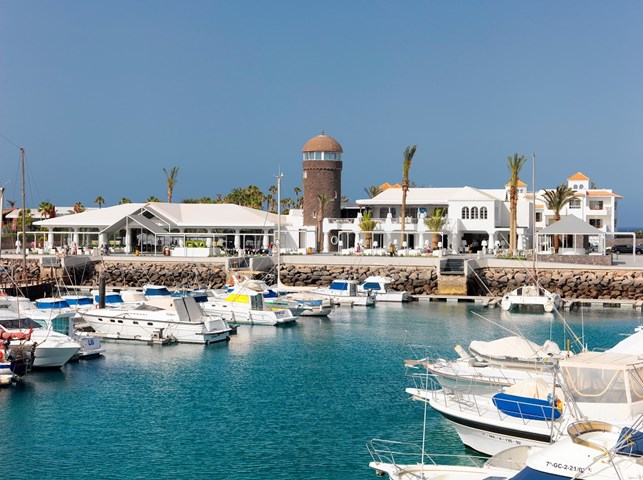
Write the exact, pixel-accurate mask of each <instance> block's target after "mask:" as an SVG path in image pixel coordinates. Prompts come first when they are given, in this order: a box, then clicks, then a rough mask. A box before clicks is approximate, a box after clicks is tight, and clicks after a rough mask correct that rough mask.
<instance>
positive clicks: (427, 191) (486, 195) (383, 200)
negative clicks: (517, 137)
mask: <svg viewBox="0 0 643 480" xmlns="http://www.w3.org/2000/svg"><path fill="white" fill-rule="evenodd" d="M505 195H506V192H505V190H498V189H496V190H481V189H478V188H473V187H457V188H409V191H408V193H407V196H406V204H407V205H446V204H448V203H449V202H452V201H481V200H482V201H485V200H486V201H489V200H504V197H505ZM356 203H357V204H358V205H401V204H402V189H401V188H389V189H387V190H384V191H383V192H382V193H380V194H379V195H377V196H375V197H373V198H367V199H363V200H357V202H356Z"/></svg>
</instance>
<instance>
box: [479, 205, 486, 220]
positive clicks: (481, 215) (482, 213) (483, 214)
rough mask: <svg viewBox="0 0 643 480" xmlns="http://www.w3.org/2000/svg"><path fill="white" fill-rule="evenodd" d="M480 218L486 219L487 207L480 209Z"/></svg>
mask: <svg viewBox="0 0 643 480" xmlns="http://www.w3.org/2000/svg"><path fill="white" fill-rule="evenodd" d="M480 218H482V219H483V220H486V219H487V207H480Z"/></svg>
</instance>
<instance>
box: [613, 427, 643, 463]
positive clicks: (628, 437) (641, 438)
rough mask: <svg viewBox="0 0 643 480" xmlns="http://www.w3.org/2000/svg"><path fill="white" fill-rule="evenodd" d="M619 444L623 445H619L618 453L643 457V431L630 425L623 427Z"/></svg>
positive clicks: (619, 435) (619, 436)
mask: <svg viewBox="0 0 643 480" xmlns="http://www.w3.org/2000/svg"><path fill="white" fill-rule="evenodd" d="M621 444H622V445H621ZM618 445H621V446H620V447H618V449H617V450H616V453H619V454H621V455H629V456H631V457H643V432H639V431H638V430H634V429H632V428H629V427H625V428H623V429H622V430H621V431H620V433H619V434H618Z"/></svg>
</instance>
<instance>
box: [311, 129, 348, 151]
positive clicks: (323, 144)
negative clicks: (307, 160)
mask: <svg viewBox="0 0 643 480" xmlns="http://www.w3.org/2000/svg"><path fill="white" fill-rule="evenodd" d="M301 151H302V152H339V153H344V149H343V148H342V146H341V145H340V144H339V142H338V141H337V140H335V139H334V138H333V137H329V136H328V135H326V134H325V133H324V132H322V133H320V134H319V135H317V136H316V137H313V138H311V139H310V140H308V141H307V142H306V144H305V145H304V147H303V148H302V149H301Z"/></svg>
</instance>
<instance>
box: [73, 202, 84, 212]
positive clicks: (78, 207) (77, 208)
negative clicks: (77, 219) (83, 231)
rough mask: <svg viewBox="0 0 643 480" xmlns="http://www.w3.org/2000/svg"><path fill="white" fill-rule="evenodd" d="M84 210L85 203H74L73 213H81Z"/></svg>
mask: <svg viewBox="0 0 643 480" xmlns="http://www.w3.org/2000/svg"><path fill="white" fill-rule="evenodd" d="M84 211H85V205H83V204H82V203H81V202H76V203H74V213H82V212H84Z"/></svg>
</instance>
